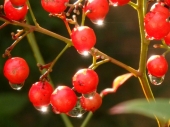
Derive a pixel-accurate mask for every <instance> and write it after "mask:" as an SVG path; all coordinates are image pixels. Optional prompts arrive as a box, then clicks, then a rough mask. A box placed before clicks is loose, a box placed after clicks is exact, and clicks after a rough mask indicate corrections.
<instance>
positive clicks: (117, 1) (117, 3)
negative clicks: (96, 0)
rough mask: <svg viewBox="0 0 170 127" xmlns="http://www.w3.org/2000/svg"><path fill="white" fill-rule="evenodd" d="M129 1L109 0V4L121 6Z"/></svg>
mask: <svg viewBox="0 0 170 127" xmlns="http://www.w3.org/2000/svg"><path fill="white" fill-rule="evenodd" d="M129 1H130V0H110V2H111V4H113V5H114V6H123V5H125V4H127V3H128V2H129Z"/></svg>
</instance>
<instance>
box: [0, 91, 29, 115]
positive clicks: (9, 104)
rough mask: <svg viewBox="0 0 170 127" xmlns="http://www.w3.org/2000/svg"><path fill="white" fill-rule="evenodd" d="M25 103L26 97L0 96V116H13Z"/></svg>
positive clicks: (18, 95)
mask: <svg viewBox="0 0 170 127" xmlns="http://www.w3.org/2000/svg"><path fill="white" fill-rule="evenodd" d="M26 103H27V96H26V95H23V94H15V93H1V94H0V116H2V115H3V116H9V115H14V114H15V113H17V112H19V111H20V110H22V108H23V107H24V106H25V104H26Z"/></svg>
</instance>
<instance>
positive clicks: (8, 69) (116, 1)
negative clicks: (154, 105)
mask: <svg viewBox="0 0 170 127" xmlns="http://www.w3.org/2000/svg"><path fill="white" fill-rule="evenodd" d="M129 1H130V0H110V1H108V0H87V1H85V2H84V4H83V5H82V4H81V3H80V2H81V1H78V2H76V3H75V4H74V5H71V4H69V0H41V5H42V8H43V9H44V10H45V11H47V12H48V13H50V15H51V16H58V17H60V18H61V19H63V20H64V21H65V23H66V24H67V28H68V31H69V32H70V38H71V45H73V46H74V47H75V49H76V50H77V51H78V52H79V53H81V54H83V53H84V52H90V50H91V49H92V48H93V47H94V45H95V44H96V35H95V32H94V30H93V29H92V28H90V27H88V26H85V25H84V23H83V21H82V25H81V26H79V25H78V23H77V22H76V19H75V18H73V20H72V19H71V20H67V19H66V16H69V13H71V12H72V10H73V8H75V11H74V12H76V14H78V9H81V11H82V12H83V14H84V15H83V16H84V18H85V17H86V16H87V17H88V18H89V19H90V20H91V21H92V22H93V23H95V24H98V23H102V22H103V20H104V19H105V17H106V15H107V13H108V11H109V5H114V6H118V5H120V6H122V5H125V4H127V3H128V2H129ZM28 5H29V4H28ZM28 5H27V1H26V0H4V15H3V16H2V17H5V19H6V20H8V21H14V20H15V21H17V22H18V23H19V22H22V21H23V20H24V18H25V16H26V14H27V11H28ZM73 6H74V7H73ZM67 7H70V8H69V9H68V13H65V10H67ZM0 14H1V13H0ZM69 21H70V22H69ZM22 23H23V22H22ZM24 23H25V22H24ZM68 23H72V24H74V25H75V26H74V28H73V29H72V30H70V27H68ZM24 32H25V34H24V35H27V32H26V30H18V33H17V34H16V35H15V34H12V36H13V39H14V40H16V42H19V41H20V40H18V39H20V38H22V37H24V36H21V35H22V34H23V33H24ZM15 45H16V44H15ZM15 45H11V47H9V48H8V49H7V53H6V54H5V55H4V56H8V57H9V59H8V60H7V61H6V62H5V65H4V76H5V77H6V78H7V80H8V81H9V84H10V85H11V87H12V88H13V89H15V90H20V89H21V88H22V87H23V85H24V82H25V80H26V79H27V77H28V75H29V66H28V64H27V62H26V61H25V60H24V59H23V58H20V57H12V56H11V54H10V52H11V50H12V49H13V48H14V46H15ZM96 59H97V58H96ZM54 63H55V62H53V64H51V63H50V64H47V65H45V66H44V68H46V69H47V71H46V73H45V74H44V75H42V76H41V77H40V80H39V81H37V82H35V83H33V84H32V86H31V88H30V90H29V93H28V96H29V100H30V102H31V103H32V104H33V106H34V107H35V108H36V109H37V110H40V111H46V110H47V108H48V107H49V105H51V107H52V109H53V111H54V113H56V114H59V113H65V114H67V115H69V116H72V117H79V116H81V115H83V114H84V113H85V112H86V111H91V112H94V111H96V110H97V109H98V108H99V107H100V106H101V104H102V98H101V96H100V94H98V93H97V92H96V91H97V86H98V82H99V78H98V75H97V73H96V72H95V71H94V69H95V68H92V67H89V68H84V69H80V70H79V71H77V72H76V73H75V74H74V75H73V78H72V85H73V88H70V87H68V86H66V85H62V86H58V87H57V88H56V89H54V88H53V87H52V84H51V83H50V82H49V80H48V78H47V76H48V74H49V72H51V70H52V66H53V65H54ZM44 68H43V66H42V69H44ZM79 94H80V96H78V95H79Z"/></svg>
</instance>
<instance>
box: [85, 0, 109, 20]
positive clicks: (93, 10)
mask: <svg viewBox="0 0 170 127" xmlns="http://www.w3.org/2000/svg"><path fill="white" fill-rule="evenodd" d="M84 11H85V12H87V11H89V13H88V14H87V17H88V18H89V19H90V20H92V21H94V22H95V21H97V20H103V19H104V18H105V16H106V14H107V13H108V11H109V3H108V1H107V0H88V2H87V4H86V6H85V7H84Z"/></svg>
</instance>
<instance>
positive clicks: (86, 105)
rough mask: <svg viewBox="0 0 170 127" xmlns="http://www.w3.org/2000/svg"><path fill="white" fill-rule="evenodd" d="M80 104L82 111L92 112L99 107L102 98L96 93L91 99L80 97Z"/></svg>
mask: <svg viewBox="0 0 170 127" xmlns="http://www.w3.org/2000/svg"><path fill="white" fill-rule="evenodd" d="M80 103H81V106H82V107H83V109H85V110H87V111H92V112H94V111H96V110H97V109H98V108H99V107H100V106H101V104H102V98H101V96H100V95H99V94H98V93H96V94H95V95H94V96H93V97H92V98H85V97H83V96H82V97H81V98H80Z"/></svg>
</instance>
